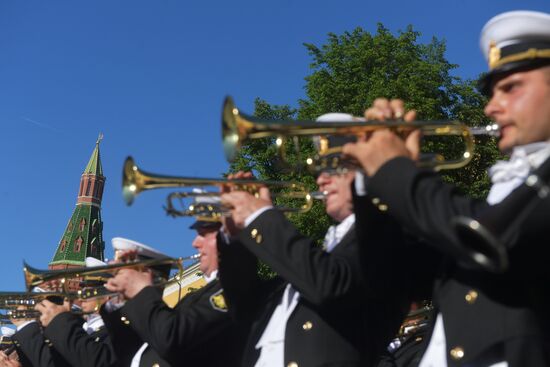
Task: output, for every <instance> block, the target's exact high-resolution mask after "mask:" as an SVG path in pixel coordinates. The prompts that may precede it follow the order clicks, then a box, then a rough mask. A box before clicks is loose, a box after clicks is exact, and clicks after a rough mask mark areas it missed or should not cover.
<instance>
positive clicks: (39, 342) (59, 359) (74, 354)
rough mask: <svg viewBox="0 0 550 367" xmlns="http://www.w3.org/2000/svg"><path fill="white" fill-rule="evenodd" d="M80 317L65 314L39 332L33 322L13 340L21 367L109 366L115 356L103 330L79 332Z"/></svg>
mask: <svg viewBox="0 0 550 367" xmlns="http://www.w3.org/2000/svg"><path fill="white" fill-rule="evenodd" d="M83 323H84V320H83V319H82V317H80V316H77V315H74V314H72V313H70V312H64V313H61V314H59V315H57V316H56V317H54V318H53V320H52V321H51V322H50V324H49V325H48V327H46V328H45V329H42V328H41V327H40V324H39V323H38V322H33V323H31V324H29V325H27V326H25V327H24V328H23V329H21V330H20V331H18V332H17V333H15V335H14V337H13V339H14V342H15V343H16V346H17V349H18V353H19V354H20V357H22V360H23V362H22V364H23V365H24V366H28V365H31V366H34V367H46V366H55V367H61V366H73V367H82V366H84V367H85V366H90V367H92V366H112V365H113V363H114V353H113V350H112V348H111V345H110V343H109V340H108V337H107V332H106V330H105V329H104V328H102V329H99V330H97V331H95V332H94V333H92V334H88V333H86V331H85V330H84V329H83V328H82V324H83Z"/></svg>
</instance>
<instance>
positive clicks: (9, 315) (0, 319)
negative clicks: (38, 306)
mask: <svg viewBox="0 0 550 367" xmlns="http://www.w3.org/2000/svg"><path fill="white" fill-rule="evenodd" d="M38 318H40V311H37V310H34V309H24V310H7V311H6V312H5V313H3V314H0V323H2V324H11V320H13V319H29V320H31V319H38Z"/></svg>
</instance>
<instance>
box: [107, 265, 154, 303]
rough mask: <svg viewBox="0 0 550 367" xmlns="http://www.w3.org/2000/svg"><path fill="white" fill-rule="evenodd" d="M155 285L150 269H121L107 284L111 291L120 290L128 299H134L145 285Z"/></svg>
mask: <svg viewBox="0 0 550 367" xmlns="http://www.w3.org/2000/svg"><path fill="white" fill-rule="evenodd" d="M150 285H153V273H152V271H151V270H150V269H146V270H143V271H139V270H135V269H121V270H119V271H118V273H117V274H116V275H115V276H114V277H113V278H111V279H109V280H108V281H107V283H106V284H105V288H107V290H109V291H110V292H118V293H120V294H122V295H123V296H124V298H126V299H132V298H134V297H135V296H136V294H138V293H139V292H141V290H142V289H143V288H145V287H148V286H150Z"/></svg>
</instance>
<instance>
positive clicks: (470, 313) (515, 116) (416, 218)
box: [344, 11, 550, 367]
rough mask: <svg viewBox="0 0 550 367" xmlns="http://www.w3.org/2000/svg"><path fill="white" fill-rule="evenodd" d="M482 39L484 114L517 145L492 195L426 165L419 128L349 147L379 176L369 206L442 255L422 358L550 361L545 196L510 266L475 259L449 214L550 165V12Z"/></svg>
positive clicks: (476, 208)
mask: <svg viewBox="0 0 550 367" xmlns="http://www.w3.org/2000/svg"><path fill="white" fill-rule="evenodd" d="M481 46H482V50H483V53H484V56H485V57H486V58H487V60H488V62H489V72H488V73H487V74H486V75H485V76H484V77H483V78H482V80H481V84H480V89H481V90H482V91H483V92H484V93H486V94H487V95H488V96H489V98H490V100H489V102H488V104H487V106H486V107H485V113H486V115H487V116H488V117H489V118H491V119H492V120H494V121H495V122H496V123H497V124H498V126H499V127H500V132H501V137H500V141H499V144H498V145H499V148H500V149H501V151H503V152H511V158H510V161H508V162H499V163H497V164H496V165H495V166H494V167H493V168H491V170H490V175H491V178H492V181H493V186H492V188H491V191H490V193H489V196H488V198H487V202H484V201H479V200H474V199H471V198H468V197H464V196H461V195H459V194H458V193H457V192H456V190H455V189H454V188H453V187H452V186H449V185H447V184H445V183H443V181H442V180H441V179H440V178H439V177H438V176H437V175H436V174H434V173H433V172H428V171H426V170H421V169H418V168H417V167H416V165H415V160H416V158H417V155H418V151H419V149H418V135H417V133H415V134H412V135H410V136H409V137H408V138H407V139H406V140H405V141H403V140H402V139H401V138H399V137H398V136H396V135H395V134H393V133H392V132H391V131H389V130H380V131H377V132H375V133H374V134H372V136H371V137H370V138H369V139H368V140H367V141H365V142H359V143H356V144H349V145H347V146H346V147H345V149H344V152H345V153H347V154H348V155H350V156H352V157H354V158H356V159H357V160H358V161H359V162H360V163H361V165H362V166H363V168H364V170H365V172H366V173H367V174H368V175H369V176H370V179H369V181H368V184H367V187H366V189H367V196H366V198H367V200H366V201H367V202H368V203H369V204H368V205H370V203H371V202H372V203H376V204H378V205H380V203H383V205H384V213H385V214H380V215H389V217H391V218H392V220H396V221H397V222H398V223H399V225H400V226H402V227H403V228H405V229H406V230H407V231H408V232H409V233H412V234H413V235H415V236H416V237H417V238H422V239H424V240H426V241H427V242H428V243H429V244H430V245H431V246H433V248H435V249H436V250H437V251H439V252H440V253H441V254H442V255H443V260H442V261H439V262H434V263H433V264H432V267H434V268H436V267H437V268H438V269H439V273H438V275H436V276H435V277H433V278H431V279H428V280H427V281H428V282H431V284H433V287H434V288H433V289H434V291H433V292H434V297H433V298H434V304H435V306H436V309H437V312H438V316H437V320H436V323H435V327H434V332H433V334H432V336H431V340H430V343H429V346H428V348H427V350H426V352H425V354H424V357H423V359H422V361H421V363H420V366H421V367H429V366H431V367H441V366H491V367H506V366H508V367H512V366H548V365H550V337H549V330H550V319H549V318H550V317H549V314H548V309H549V308H550V300H549V295H550V289H549V288H550V286H549V285H550V282H549V281H548V279H549V273H548V266H547V264H546V262H547V259H548V256H547V255H548V251H549V250H548V249H549V247H548V245H547V243H546V242H547V240H546V238H548V230H547V227H548V225H547V220H546V218H547V217H548V207H546V208H544V206H543V204H544V203H543V202H542V201H541V203H540V205H539V206H538V207H536V208H535V209H534V210H533V211H532V213H531V215H530V216H529V217H528V219H527V220H526V221H525V222H523V223H520V224H521V225H518V226H517V233H516V234H517V238H516V240H515V241H514V242H513V247H512V248H509V249H506V251H507V255H508V257H509V262H510V266H509V268H508V270H506V271H505V272H504V273H501V274H494V273H491V272H489V271H486V270H485V269H483V268H472V267H469V266H467V265H466V264H467V263H466V262H465V259H467V258H468V256H467V255H468V254H469V248H467V247H465V246H467V245H468V244H467V243H461V242H459V241H457V238H456V237H455V235H454V231H453V228H452V227H451V225H450V223H451V220H452V219H453V218H455V217H456V216H467V217H474V218H476V217H479V216H480V214H482V213H483V212H484V211H486V210H487V209H488V208H489V207H490V206H494V208H495V209H498V208H502V210H504V209H505V208H507V205H509V203H510V201H511V200H514V199H515V198H516V195H517V193H518V192H520V190H523V189H524V188H525V187H526V185H525V184H524V182H525V181H526V180H527V178H528V177H529V176H530V175H531V174H532V173H535V174H539V175H540V174H541V172H539V171H541V170H538V168H539V167H541V169H546V168H545V167H546V166H547V165H548V163H544V164H543V162H545V161H547V159H548V157H549V156H550V143H549V140H550V103H549V102H550V14H545V13H539V12H530V11H515V12H508V13H504V14H501V15H498V16H496V17H494V18H493V19H491V20H490V21H489V22H488V23H487V24H486V25H485V27H484V28H483V31H482V34H481ZM405 112H406V111H405V108H404V104H403V102H402V101H400V100H392V101H388V100H385V99H378V100H377V101H375V103H374V105H373V107H372V108H370V109H368V110H367V111H366V112H365V117H366V118H367V119H380V120H385V119H394V118H403V117H405V120H406V121H410V120H413V119H414V118H415V113H414V111H409V112H407V113H405ZM547 162H548V161H547ZM528 184H529V183H528ZM373 207H374V206H373ZM519 209H521V207H519V208H517V210H519ZM356 210H358V211H359V210H372V208H365V207H363V208H358V207H356ZM503 214H504V213H503ZM505 214H506V215H509V214H510V213H505ZM399 225H398V226H396V227H395V229H394V231H395V232H397V231H400V228H399ZM504 229H505V228H503V230H504ZM366 230H367V231H368V228H367V229H366ZM403 248H405V246H403ZM418 249H419V252H418V254H417V255H418V256H419V257H421V256H422V251H421V248H418ZM414 259H415V258H411V261H415V260H414Z"/></svg>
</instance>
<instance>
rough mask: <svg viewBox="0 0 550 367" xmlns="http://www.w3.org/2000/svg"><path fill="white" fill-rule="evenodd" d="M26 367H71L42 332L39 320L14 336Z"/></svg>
mask: <svg viewBox="0 0 550 367" xmlns="http://www.w3.org/2000/svg"><path fill="white" fill-rule="evenodd" d="M12 340H13V342H14V344H15V346H16V350H17V353H18V354H19V358H20V361H21V364H22V365H23V366H24V367H69V366H70V364H69V362H67V361H66V360H65V359H64V358H63V357H62V356H61V354H60V353H59V352H58V351H57V350H55V348H53V345H52V343H51V342H50V341H49V340H47V339H46V338H45V337H44V335H43V334H42V328H41V326H40V324H39V323H38V322H32V323H30V324H28V325H26V326H25V327H23V328H22V329H21V330H19V331H18V332H16V333H15V334H14V335H13V336H12Z"/></svg>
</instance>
